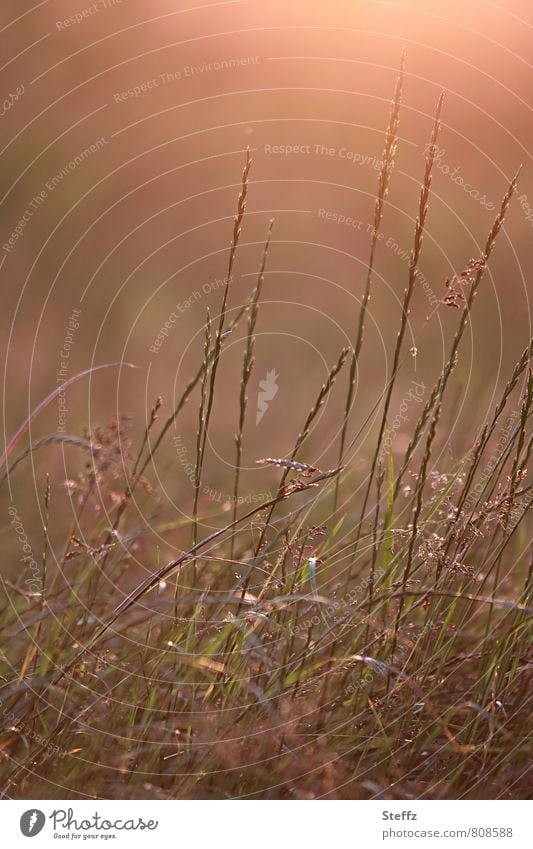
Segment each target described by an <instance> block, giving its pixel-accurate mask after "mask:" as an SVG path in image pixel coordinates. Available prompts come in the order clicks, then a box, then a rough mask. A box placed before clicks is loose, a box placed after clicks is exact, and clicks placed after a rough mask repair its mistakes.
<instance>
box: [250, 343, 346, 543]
mask: <svg viewBox="0 0 533 849" xmlns="http://www.w3.org/2000/svg"><path fill="white" fill-rule="evenodd" d="M349 352H350V349H349V348H343V349H342V351H341V353H340V355H339V358H338V360H337V362H336V363H335V365H334V366H333V368H332V369H331V371H330V373H329V375H328V378H327V380H326V382H325V383H324V384H323V386H322V388H321V389H320V392H319V393H318V397H317V399H316V401H315V403H314V405H313V406H312V407H311V409H310V411H309V414H308V416H307V419H306V420H305V424H304V426H303V428H302V430H301V431H300V433H299V434H298V439H297V440H296V442H295V444H294V448H293V449H292V453H291V457H290V459H291V462H292V461H293V460H295V458H296V455H297V454H298V451H299V450H300V448H301V447H302V445H303V443H304V442H305V440H306V438H307V436H308V434H309V431H310V429H311V425H312V424H313V422H314V420H315V418H316V417H317V415H318V413H319V411H320V408H321V407H322V404H323V403H324V401H325V400H326V398H327V396H328V395H329V392H330V390H331V388H332V386H333V384H334V383H335V380H336V378H337V375H338V374H339V372H340V370H341V369H342V367H343V365H344V363H345V362H346V358H347V356H348V354H349ZM290 471H291V469H290V466H287V467H286V468H285V470H284V472H283V474H282V476H281V481H280V484H279V489H278V492H281V491H282V490H283V486H284V484H285V481H286V480H287V476H288V474H289V472H290ZM276 503H277V502H276V501H274V503H273V504H272V506H271V507H270V510H269V512H268V515H267V518H266V520H265V523H264V525H263V527H262V529H261V534H260V536H259V542H258V543H257V546H256V549H255V556H256V557H257V555H258V554H259V552H260V550H261V546H262V545H263V542H264V539H265V534H266V530H267V528H268V525H269V524H270V520H271V519H272V514H273V512H274V508H275V506H276ZM265 506H266V505H265Z"/></svg>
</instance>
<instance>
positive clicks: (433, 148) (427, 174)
mask: <svg viewBox="0 0 533 849" xmlns="http://www.w3.org/2000/svg"><path fill="white" fill-rule="evenodd" d="M443 100H444V92H441V94H440V97H439V99H438V102H437V109H436V112H435V120H434V123H433V130H432V133H431V139H430V142H429V145H428V152H427V156H426V166H425V169H424V178H423V180H422V186H421V189H420V200H419V205H418V216H417V219H416V225H415V235H414V246H413V250H412V252H411V259H410V262H409V275H408V281H407V287H406V289H405V291H404V298H403V305H402V315H401V320H400V329H399V331H398V336H397V339H396V347H395V349H394V357H393V364H392V370H391V378H390V381H389V385H388V389H387V394H386V396H385V403H384V408H383V416H382V419H381V425H380V429H379V434H378V439H377V443H376V449H375V452H374V457H373V460H372V466H371V469H370V474H369V476H368V483H367V487H366V491H365V496H364V499H363V506H362V508H361V515H360V518H359V523H358V529H357V534H356V540H355V544H354V552H353V558H355V554H356V551H357V544H358V541H359V535H360V533H361V527H362V524H363V521H364V518H365V514H366V507H367V503H368V498H369V496H370V490H371V487H372V481H373V480H374V474H375V471H376V465H377V462H378V458H379V453H380V449H381V442H382V439H383V434H384V432H385V426H386V424H387V415H388V412H389V406H390V402H391V398H392V393H393V390H394V384H395V381H396V376H397V374H398V366H399V362H400V353H401V349H402V343H403V339H404V336H405V330H406V328H407V323H408V320H409V309H410V305H411V300H412V297H413V292H414V289H415V283H416V278H417V274H418V263H419V260H420V252H421V250H422V241H423V237H424V227H425V223H426V216H427V211H428V205H429V194H430V190H431V180H432V171H433V163H434V161H435V154H436V152H437V138H438V134H439V129H440V115H441V110H442V103H443ZM353 558H352V562H353Z"/></svg>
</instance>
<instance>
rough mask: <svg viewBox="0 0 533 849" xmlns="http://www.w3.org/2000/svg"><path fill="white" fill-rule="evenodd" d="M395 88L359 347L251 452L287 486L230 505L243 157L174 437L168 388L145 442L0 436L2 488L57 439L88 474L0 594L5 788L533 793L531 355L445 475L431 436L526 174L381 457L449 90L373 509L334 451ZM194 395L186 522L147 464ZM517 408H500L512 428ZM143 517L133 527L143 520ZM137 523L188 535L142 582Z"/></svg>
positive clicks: (158, 793)
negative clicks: (211, 302) (61, 537)
mask: <svg viewBox="0 0 533 849" xmlns="http://www.w3.org/2000/svg"><path fill="white" fill-rule="evenodd" d="M402 85H403V58H402V64H401V68H400V74H399V78H398V83H397V86H396V90H395V95H394V99H393V102H392V108H391V117H390V121H389V126H388V129H387V132H386V136H385V147H384V152H383V157H382V162H383V167H382V170H381V172H380V174H379V180H378V191H377V197H376V206H375V217H374V231H373V233H372V236H371V245H370V258H369V264H368V272H367V277H366V283H365V287H364V290H363V294H362V300H361V306H360V312H359V318H358V322H357V326H356V333H355V336H354V343H353V348H351V349H343V350H342V351H341V352H340V354H339V356H338V358H337V360H336V361H335V362H333V363H332V364H331V366H330V372H329V375H328V378H327V380H326V382H325V383H324V385H323V386H322V387H316V390H315V392H316V395H315V398H316V400H315V402H314V404H313V405H312V407H311V409H310V411H309V413H308V414H307V416H306V417H304V418H303V421H302V423H301V425H300V426H299V428H298V424H296V425H295V441H294V444H293V449H292V451H291V452H290V454H289V457H288V459H284V458H281V457H280V458H277V457H273V458H272V457H271V458H261V457H259V458H257V460H258V461H259V462H262V463H263V464H264V465H267V466H269V467H270V469H271V473H272V480H273V481H276V482H275V486H274V489H273V493H274V494H273V495H272V497H271V498H270V499H268V500H266V501H262V502H260V503H259V504H257V505H255V506H250V509H248V510H245V509H242V508H241V507H240V506H239V501H238V497H239V493H240V484H241V481H240V472H241V463H242V456H243V455H242V451H243V440H244V439H245V432H246V430H245V422H246V416H247V389H248V386H249V382H250V378H251V375H252V370H253V366H254V345H255V331H256V324H257V321H258V317H259V315H260V311H261V292H262V283H263V276H264V272H265V267H266V264H267V260H268V248H269V244H270V241H271V238H272V227H273V222H270V224H269V227H268V232H267V237H266V242H265V247H264V250H263V252H262V255H261V258H260V262H259V270H258V275H257V282H256V285H255V288H254V289H253V292H252V294H251V295H250V298H249V300H248V302H247V303H246V304H244V305H243V306H242V307H241V308H240V309H239V310H238V311H237V312H236V314H235V315H234V317H233V318H232V319H231V320H230V318H229V316H230V314H231V313H230V312H228V299H229V295H230V288H231V287H230V285H229V281H230V280H231V277H232V272H233V268H234V264H235V258H236V254H237V251H238V245H239V237H240V233H241V227H242V224H243V220H244V219H245V214H246V198H247V194H248V191H249V173H250V168H251V160H250V156H249V155H248V156H247V159H246V163H245V166H244V171H243V176H242V186H241V191H240V194H239V198H238V204H237V213H236V215H235V221H234V228H233V234H232V239H231V245H230V251H229V260H228V272H227V278H226V280H227V284H226V286H225V287H224V290H223V295H222V304H221V308H220V313H219V316H218V320H217V322H216V324H215V325H213V322H212V320H211V318H210V316H209V314H208V316H207V320H206V324H205V335H204V346H203V361H202V363H200V364H199V367H198V369H197V371H196V372H195V374H194V375H193V376H192V377H191V379H190V381H189V383H188V384H187V385H186V386H185V387H184V389H183V392H182V395H181V397H180V398H179V399H178V401H177V403H176V406H175V407H174V409H173V410H172V412H171V414H170V415H169V416H168V417H167V418H166V420H165V421H164V422H163V424H162V425H160V422H159V417H160V414H161V407H162V401H161V399H157V400H156V401H155V403H154V406H153V408H152V411H151V414H150V416H149V418H148V421H147V423H146V426H145V428H144V430H143V431H142V433H141V434H140V436H139V437H138V448H137V449H136V450H135V449H134V444H135V439H136V438H137V437H136V436H135V432H136V428H135V424H134V423H133V424H132V423H127V422H125V421H115V422H113V423H112V424H111V425H110V426H109V427H105V428H104V427H101V428H98V429H96V430H95V432H93V433H86V434H84V435H82V436H77V435H66V436H64V437H60V436H50V437H43V438H40V439H39V440H37V441H36V442H35V443H33V444H31V445H29V446H28V447H26V448H24V449H23V450H22V451H21V452H20V453H19V454H18V455H16V456H15V454H14V448H15V446H16V444H17V443H18V442H19V441H20V440H21V439H22V438H23V436H24V435H25V433H26V431H27V430H28V426H29V420H28V421H27V422H26V423H25V424H24V425H23V426H22V427H21V428H20V429H19V431H17V434H16V438H14V439H13V440H12V441H11V443H9V445H8V446H7V448H6V451H5V452H4V455H3V460H4V462H5V464H6V472H5V473H4V474H3V477H2V479H1V481H0V485H1V486H3V487H4V493H5V497H6V498H7V497H8V496H7V483H8V480H9V479H10V478H11V477H14V476H15V475H17V476H21V475H24V468H25V464H24V461H25V460H26V458H27V457H28V456H30V455H31V454H33V453H34V452H37V451H39V454H40V455H42V452H44V451H46V450H49V449H50V446H51V445H52V444H53V443H54V442H64V443H66V444H68V445H69V446H70V447H71V449H72V450H79V451H80V452H83V454H84V456H85V459H86V464H85V468H84V471H83V472H82V473H80V476H79V479H78V480H77V481H75V482H74V483H73V484H72V486H73V489H74V494H73V499H74V500H73V503H75V504H76V515H75V519H74V521H73V523H72V527H71V530H70V532H69V533H68V535H67V537H66V539H65V541H64V546H63V549H62V551H60V552H59V554H58V552H57V550H54V551H52V546H51V544H50V538H49V537H50V523H52V522H53V520H54V508H55V505H54V487H53V486H52V485H51V483H50V481H49V480H48V479H47V480H46V481H45V483H44V485H43V494H42V512H41V515H42V517H43V529H42V540H43V542H42V552H41V554H40V556H39V565H40V573H39V574H40V577H39V580H40V592H38V593H35V592H34V591H33V590H32V591H31V592H30V591H28V589H27V585H26V583H25V582H24V581H23V580H22V577H21V579H20V580H18V581H17V580H7V579H3V581H2V592H3V607H2V617H1V620H0V628H1V634H2V657H1V674H2V686H1V706H0V720H1V729H2V736H1V740H0V757H1V762H0V780H1V786H2V792H3V794H4V797H7V798H32V799H37V798H85V797H99V798H158V799H186V798H204V799H230V798H237V797H239V798H241V797H242V798H262V799H270V798H283V799H308V798H382V799H383V798H385V799H414V798H454V799H456V798H472V799H474V798H526V797H528V796H529V795H530V794H531V785H530V783H528V777H529V774H530V773H529V770H530V760H529V759H530V755H531V751H530V748H529V726H528V720H530V715H531V714H530V707H531V704H530V702H531V690H530V687H529V684H530V622H531V615H532V613H533V601H532V598H531V593H532V560H531V550H530V546H529V533H528V518H527V516H528V511H529V507H530V505H531V498H532V490H531V485H530V483H529V482H528V476H527V466H528V462H529V458H530V453H531V446H532V441H531V433H530V428H529V421H530V415H531V408H532V404H533V376H532V371H531V369H530V361H531V356H532V354H533V343H532V342H531V341H530V342H529V343H528V344H527V346H525V348H524V351H523V354H522V355H521V356H520V358H519V360H518V362H517V364H516V366H515V368H514V370H513V372H512V374H511V376H510V378H509V380H508V382H507V384H506V385H505V387H504V389H503V392H502V395H501V400H500V401H499V402H498V404H497V405H496V407H495V410H494V414H493V417H492V418H491V420H490V421H489V422H488V423H483V422H479V423H475V425H473V427H472V433H474V434H476V433H478V431H477V429H476V426H477V425H479V426H480V427H481V430H480V431H479V436H478V437H477V438H476V437H473V439H472V440H471V445H470V448H469V450H468V451H467V452H466V453H465V454H464V456H463V457H461V458H459V459H458V460H453V461H452V460H451V459H449V458H446V459H442V455H441V459H440V460H439V469H437V468H435V465H434V462H433V457H434V455H435V453H436V445H439V446H442V445H443V444H445V442H446V438H447V434H446V427H445V426H443V414H444V410H445V406H446V402H447V398H448V393H447V390H448V389H449V384H450V379H451V376H452V373H453V370H454V368H455V365H456V363H457V360H458V358H459V356H460V348H461V341H462V338H463V336H464V332H465V328H466V326H467V323H468V320H469V317H470V315H471V312H472V310H473V307H474V300H475V298H476V295H477V293H478V290H479V287H480V285H481V282H482V277H483V273H484V271H485V268H486V266H487V263H488V261H489V258H490V255H491V253H492V251H493V248H494V246H495V244H496V240H497V237H498V234H499V231H500V230H501V228H502V225H503V221H504V218H505V215H506V212H507V209H508V206H509V204H510V202H511V200H512V196H513V194H514V191H515V188H516V178H515V179H514V180H513V181H512V182H511V184H510V186H509V188H508V191H507V192H506V194H505V195H504V198H503V201H502V204H501V208H500V210H499V212H498V214H497V216H496V218H495V221H494V224H493V226H492V228H491V230H490V232H489V234H488V236H487V240H486V245H485V250H484V254H483V256H482V257H481V258H479V259H477V260H472V261H471V262H470V264H469V265H468V266H467V268H466V269H465V272H464V273H463V274H461V275H458V276H457V277H456V278H455V279H454V280H453V281H452V283H449V286H448V290H449V293H448V295H447V299H446V298H443V305H442V306H443V309H446V308H449V307H453V308H458V310H459V312H458V323H457V328H456V331H455V334H454V336H453V338H452V339H451V343H450V350H449V354H448V356H447V359H446V361H445V365H444V367H443V369H442V371H441V374H440V375H439V376H438V379H437V381H436V383H435V385H434V386H433V388H432V389H431V391H430V392H429V395H428V397H427V399H425V403H424V404H423V406H421V407H420V415H419V418H418V420H417V421H416V423H415V425H414V427H413V429H412V433H411V434H410V439H409V443H408V446H407V448H406V450H405V451H404V452H403V454H402V455H401V456H398V454H397V453H396V452H395V451H393V449H392V445H390V444H387V433H388V428H389V419H390V408H391V399H392V397H393V391H394V387H395V384H396V380H397V375H398V372H399V369H400V366H401V363H402V361H403V360H404V359H405V358H406V357H409V356H410V355H409V352H408V351H405V350H404V348H405V335H406V329H407V327H408V322H409V311H410V307H411V303H412V299H413V297H414V296H415V294H416V290H417V269H418V262H419V258H420V253H421V250H422V243H423V233H424V227H425V222H426V217H427V213H428V208H429V203H430V196H431V175H432V168H433V163H434V155H435V150H436V144H437V137H438V131H439V125H440V113H441V108H442V103H443V98H442V96H441V97H440V98H439V102H438V105H437V111H436V115H435V120H434V124H433V130H432V134H431V140H430V144H429V145H428V148H427V156H426V163H425V169H424V173H423V175H422V182H421V191H420V201H419V208H418V214H417V219H416V226H415V234H414V244H413V250H412V255H411V261H410V263H409V268H408V279H407V285H406V288H405V292H404V297H403V303H402V308H401V312H400V315H399V330H398V333H397V336H396V338H395V339H394V340H393V343H392V345H391V350H392V360H391V362H392V366H391V370H390V374H389V375H388V379H387V384H386V387H385V390H384V392H383V394H382V396H381V397H380V399H379V404H378V405H377V406H378V408H379V410H380V416H379V424H378V427H377V429H376V435H375V446H374V449H373V453H372V455H371V456H370V457H369V458H367V463H368V466H367V476H366V478H365V481H364V485H363V494H362V497H360V496H359V491H358V490H357V489H356V487H355V484H354V472H353V469H352V468H351V466H350V461H349V460H346V458H347V457H348V456H349V452H350V450H351V449H353V446H354V445H356V444H357V439H358V435H359V433H358V434H356V435H355V436H353V438H351V440H350V441H349V434H350V421H351V415H352V408H353V404H354V393H355V373H356V367H357V362H358V358H359V356H360V353H361V349H362V346H363V340H364V329H365V319H366V314H367V308H368V301H369V298H370V293H371V286H372V277H373V267H374V258H375V253H376V248H377V245H378V234H379V231H380V227H381V223H382V218H383V214H384V209H385V202H386V197H387V193H388V190H389V181H390V179H391V174H392V171H393V165H394V155H395V150H396V144H397V132H398V123H399V114H400V104H401V94H402ZM448 282H449V281H448ZM245 316H247V328H246V332H245V335H244V339H243V344H244V350H243V360H242V368H241V372H240V378H239V377H237V378H236V394H235V410H236V415H235V421H236V427H237V430H236V434H235V452H236V464H235V473H234V477H233V480H232V481H230V483H229V484H228V491H232V492H233V501H232V502H230V504H229V508H228V509H229V513H228V511H222V512H221V514H220V515H219V516H216V517H213V516H210V517H209V518H210V521H211V522H213V521H216V522H218V524H217V526H216V529H215V530H211V531H210V533H208V534H206V533H205V532H204V530H203V521H202V520H203V518H204V517H203V514H202V510H203V509H205V505H204V504H203V500H202V498H201V493H202V475H203V471H204V464H205V456H206V445H207V439H208V434H209V427H210V422H211V417H212V410H213V404H214V399H215V396H216V390H217V371H218V366H219V362H220V358H221V355H222V352H223V350H224V345H225V340H226V338H227V335H228V332H229V331H230V332H232V331H233V330H234V329H235V328H236V327H237V325H238V324H239V322H241V320H242V319H243V318H244V317H245ZM346 372H347V374H346V387H345V391H346V400H345V403H344V407H343V409H344V415H343V419H342V421H341V422H340V427H339V431H340V438H339V445H338V464H337V467H336V468H333V469H320V468H317V467H316V466H314V465H312V464H311V463H310V462H307V461H306V459H305V458H306V446H307V442H308V437H309V434H310V431H311V428H312V425H313V423H314V422H315V420H316V418H317V416H318V414H319V412H320V411H321V409H322V407H323V404H324V402H325V400H326V398H328V396H329V395H330V393H333V392H342V391H344V390H343V389H342V384H341V382H342V380H343V377H344V376H345V373H346ZM239 380H240V382H239ZM338 384H341V387H340V388H339V386H338ZM195 393H197V395H198V419H197V422H198V424H197V433H196V452H195V473H194V481H193V500H192V511H191V515H190V517H189V518H188V519H180V520H176V519H175V517H173V516H166V515H162V513H161V509H160V499H159V497H158V493H157V488H156V487H155V485H154V483H153V478H152V476H151V472H152V471H153V469H154V464H155V458H156V455H157V456H158V455H159V454H160V453H161V452H162V451H164V449H165V446H167V447H168V435H169V431H170V430H171V428H173V427H175V423H176V420H177V419H178V418H179V416H180V414H181V412H182V411H183V409H184V407H185V404H186V403H187V402H189V401H190V400H191V399H193V398H194V397H195ZM51 397H52V396H49V397H48V398H47V399H45V402H46V403H49V401H50V400H51ZM45 402H43V404H44V403H45ZM41 408H42V405H39V408H38V409H37V411H36V414H37V413H38V412H39V411H40V409H41ZM512 409H514V410H516V411H517V412H516V414H515V417H514V418H513V419H512V422H511V424H510V425H509V426H507V427H504V419H505V416H506V415H507V416H508V415H509V411H510V410H512ZM468 436H469V435H468V434H465V440H466V441H467V442H468ZM439 453H440V452H439ZM441 464H445V465H446V467H445V468H443V467H442V465H441ZM275 475H277V476H278V477H277V479H276V478H275V477H274V476H275ZM407 478H408V480H409V483H405V481H406V479H407ZM117 493H118V497H117ZM100 503H101V504H104V505H105V506H106V510H104V511H102V512H100V513H99V514H97V513H95V511H94V510H93V507H94V505H95V504H100ZM138 504H142V511H143V517H144V518H143V519H142V521H141V519H140V517H139V515H138V511H136V509H134V507H135V508H137V507H138ZM109 512H111V515H112V516H113V521H112V525H111V527H109V523H108V522H107V524H106V515H107V514H108V513H109ZM10 515H11V514H10ZM12 521H13V522H14V521H15V519H14V517H13V520H12ZM150 522H151V523H152V524H153V528H154V530H155V531H156V532H159V531H163V530H164V529H166V530H168V529H175V530H180V529H181V530H183V532H184V533H185V534H186V535H187V538H188V542H187V543H185V544H184V548H183V552H182V554H181V555H180V556H178V557H176V558H174V559H173V560H171V561H169V562H164V563H161V562H160V558H159V556H158V555H157V554H156V555H155V556H154V554H153V552H152V551H151V550H150V552H149V556H148V557H147V559H146V565H145V567H144V574H143V573H142V572H141V571H140V570H139V568H138V566H139V563H137V564H135V562H134V561H135V559H136V558H135V557H134V556H133V555H132V553H131V551H132V549H131V546H133V545H134V544H135V543H136V542H139V541H142V539H143V536H144V535H145V534H146V532H147V523H148V524H149V523H150ZM237 531H238V533H237Z"/></svg>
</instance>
